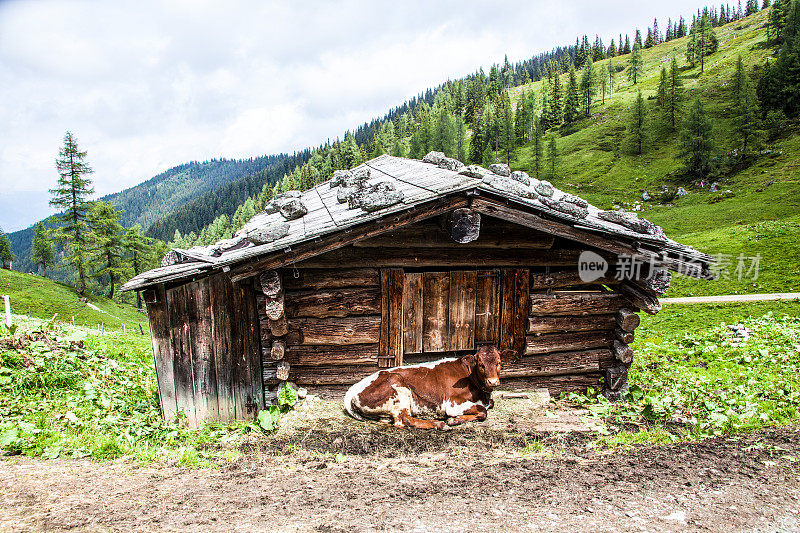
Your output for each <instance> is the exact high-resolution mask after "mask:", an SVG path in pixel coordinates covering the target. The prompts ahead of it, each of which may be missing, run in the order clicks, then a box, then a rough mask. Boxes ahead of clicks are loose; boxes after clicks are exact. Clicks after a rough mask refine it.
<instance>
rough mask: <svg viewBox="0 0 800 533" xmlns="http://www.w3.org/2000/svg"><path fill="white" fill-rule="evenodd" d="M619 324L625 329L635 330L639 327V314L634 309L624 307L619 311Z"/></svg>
mask: <svg viewBox="0 0 800 533" xmlns="http://www.w3.org/2000/svg"><path fill="white" fill-rule="evenodd" d="M616 320H617V325H618V326H619V327H620V328H621V329H622V330H623V331H633V330H635V329H636V328H637V327H639V321H640V319H639V315H637V314H636V311H634V310H633V309H627V308H622V309H620V310H619V311H617V315H616Z"/></svg>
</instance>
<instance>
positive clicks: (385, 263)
mask: <svg viewBox="0 0 800 533" xmlns="http://www.w3.org/2000/svg"><path fill="white" fill-rule="evenodd" d="M579 256H580V250H573V249H566V248H559V249H554V250H510V249H492V250H481V249H476V248H464V247H460V248H453V249H448V250H447V253H443V251H442V250H438V249H435V248H416V247H414V248H410V247H397V248H356V247H347V248H343V249H340V250H336V251H333V252H330V253H327V254H324V255H319V256H317V257H314V258H312V259H308V260H306V261H303V262H300V263H297V265H296V266H297V268H298V269H304V268H339V267H350V268H352V267H365V266H374V267H379V268H391V267H456V268H463V267H467V266H469V267H477V268H481V267H482V268H487V267H502V266H505V267H532V266H572V265H576V264H577V263H578V257H579Z"/></svg>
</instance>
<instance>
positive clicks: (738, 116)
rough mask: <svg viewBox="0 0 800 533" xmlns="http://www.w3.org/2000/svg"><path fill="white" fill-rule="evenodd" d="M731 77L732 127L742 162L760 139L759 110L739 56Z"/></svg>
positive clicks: (756, 99) (754, 92)
mask: <svg viewBox="0 0 800 533" xmlns="http://www.w3.org/2000/svg"><path fill="white" fill-rule="evenodd" d="M733 77H734V79H733V83H732V85H733V88H734V101H733V109H734V115H733V116H734V119H733V127H734V131H735V132H736V135H737V137H738V138H739V151H740V156H741V160H742V162H744V161H745V159H746V158H747V156H748V155H749V153H750V152H751V151H752V150H753V148H755V147H756V145H757V144H758V141H759V140H760V138H761V120H760V116H761V110H760V108H759V105H758V97H757V96H756V91H755V88H754V87H753V84H752V83H751V82H750V78H749V77H748V75H747V71H746V70H745V68H744V64H743V62H742V56H741V55H739V58H738V60H737V62H736V72H735V73H734V76H733Z"/></svg>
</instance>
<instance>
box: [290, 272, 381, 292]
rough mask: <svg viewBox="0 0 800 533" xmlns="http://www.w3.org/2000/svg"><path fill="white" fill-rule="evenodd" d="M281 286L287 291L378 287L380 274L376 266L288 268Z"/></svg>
mask: <svg viewBox="0 0 800 533" xmlns="http://www.w3.org/2000/svg"><path fill="white" fill-rule="evenodd" d="M295 274H297V277H296V278H295V277H294V276H295ZM283 287H284V289H285V290H287V291H297V290H317V289H341V288H343V287H380V276H379V271H378V269H377V268H353V269H346V268H344V269H342V268H337V269H333V270H331V269H313V268H308V269H306V268H304V269H302V270H297V271H295V270H294V269H290V270H287V272H285V273H284V275H283Z"/></svg>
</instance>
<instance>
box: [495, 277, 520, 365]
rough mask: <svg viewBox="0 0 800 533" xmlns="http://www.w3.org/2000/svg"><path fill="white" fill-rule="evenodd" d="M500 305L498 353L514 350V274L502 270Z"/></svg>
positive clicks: (515, 284)
mask: <svg viewBox="0 0 800 533" xmlns="http://www.w3.org/2000/svg"><path fill="white" fill-rule="evenodd" d="M501 283H502V287H503V290H502V293H501V298H502V303H501V305H500V338H499V342H498V348H500V351H503V350H513V349H514V314H515V312H516V297H515V293H516V286H517V276H516V272H515V271H514V270H513V269H510V268H504V269H503V270H502V272H501Z"/></svg>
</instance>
